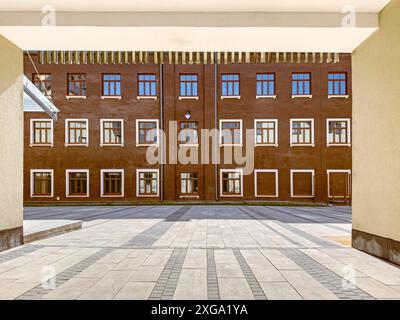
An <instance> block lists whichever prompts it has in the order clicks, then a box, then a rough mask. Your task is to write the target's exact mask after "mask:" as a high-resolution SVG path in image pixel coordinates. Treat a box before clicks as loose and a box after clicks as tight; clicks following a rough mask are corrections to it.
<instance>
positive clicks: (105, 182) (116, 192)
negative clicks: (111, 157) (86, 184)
mask: <svg viewBox="0 0 400 320" xmlns="http://www.w3.org/2000/svg"><path fill="white" fill-rule="evenodd" d="M124 172H125V171H124V169H101V170H100V191H101V193H100V194H101V197H123V196H124V183H125V182H124Z"/></svg>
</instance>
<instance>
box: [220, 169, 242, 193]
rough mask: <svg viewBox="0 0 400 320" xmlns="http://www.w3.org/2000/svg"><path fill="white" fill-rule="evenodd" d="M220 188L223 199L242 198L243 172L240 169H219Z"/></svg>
mask: <svg viewBox="0 0 400 320" xmlns="http://www.w3.org/2000/svg"><path fill="white" fill-rule="evenodd" d="M220 188H221V192H220V193H221V196H223V197H241V196H243V171H242V170H241V169H233V170H231V169H221V171H220Z"/></svg>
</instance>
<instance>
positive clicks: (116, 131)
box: [100, 119, 124, 147]
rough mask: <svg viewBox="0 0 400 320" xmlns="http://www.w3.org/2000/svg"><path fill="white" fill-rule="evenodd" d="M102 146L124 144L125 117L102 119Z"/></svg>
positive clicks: (119, 145)
mask: <svg viewBox="0 0 400 320" xmlns="http://www.w3.org/2000/svg"><path fill="white" fill-rule="evenodd" d="M100 146H101V147H104V146H117V147H123V146H124V120H123V119H100Z"/></svg>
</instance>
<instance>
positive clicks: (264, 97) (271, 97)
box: [256, 95, 276, 99]
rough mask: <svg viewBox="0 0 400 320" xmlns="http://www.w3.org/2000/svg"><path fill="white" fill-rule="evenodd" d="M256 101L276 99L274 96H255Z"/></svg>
mask: <svg viewBox="0 0 400 320" xmlns="http://www.w3.org/2000/svg"><path fill="white" fill-rule="evenodd" d="M256 99H276V95H273V96H256Z"/></svg>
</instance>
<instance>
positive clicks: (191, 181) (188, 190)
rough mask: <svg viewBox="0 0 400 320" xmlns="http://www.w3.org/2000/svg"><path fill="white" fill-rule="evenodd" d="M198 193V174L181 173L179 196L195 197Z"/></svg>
mask: <svg viewBox="0 0 400 320" xmlns="http://www.w3.org/2000/svg"><path fill="white" fill-rule="evenodd" d="M198 192H199V175H198V173H192V172H191V173H188V172H185V173H181V194H182V195H193V194H194V195H196V194H198Z"/></svg>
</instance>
